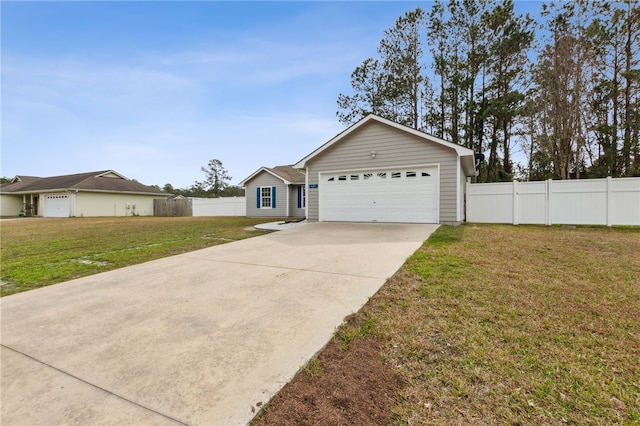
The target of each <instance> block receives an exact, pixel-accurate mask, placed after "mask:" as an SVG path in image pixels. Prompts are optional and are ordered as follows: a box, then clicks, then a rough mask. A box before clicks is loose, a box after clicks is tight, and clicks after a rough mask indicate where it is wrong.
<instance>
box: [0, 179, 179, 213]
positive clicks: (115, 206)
mask: <svg viewBox="0 0 640 426" xmlns="http://www.w3.org/2000/svg"><path fill="white" fill-rule="evenodd" d="M167 195H169V194H167V193H166V192H164V191H162V190H160V189H158V188H155V187H152V186H147V185H143V184H141V183H139V182H136V181H135V180H131V179H128V178H126V177H124V176H123V175H121V174H119V173H117V172H115V171H113V170H103V171H98V172H88V173H78V174H72V175H64V176H53V177H35V176H16V177H15V178H13V180H12V181H11V182H9V183H5V184H2V185H0V215H2V216H19V215H29V216H43V217H82V216H84V217H90V216H138V215H140V216H152V215H153V200H154V199H157V198H160V199H164V198H166V197H167Z"/></svg>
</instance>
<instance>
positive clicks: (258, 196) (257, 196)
mask: <svg viewBox="0 0 640 426" xmlns="http://www.w3.org/2000/svg"><path fill="white" fill-rule="evenodd" d="M256 192H257V195H256V208H257V209H259V208H260V187H258V191H256Z"/></svg>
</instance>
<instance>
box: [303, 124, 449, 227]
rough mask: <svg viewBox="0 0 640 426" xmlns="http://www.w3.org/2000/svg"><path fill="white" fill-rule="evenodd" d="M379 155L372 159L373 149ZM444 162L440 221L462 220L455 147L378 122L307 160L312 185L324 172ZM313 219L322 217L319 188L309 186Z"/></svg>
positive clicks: (441, 163) (442, 166)
mask: <svg viewBox="0 0 640 426" xmlns="http://www.w3.org/2000/svg"><path fill="white" fill-rule="evenodd" d="M372 151H375V152H376V157H375V158H371V152H372ZM427 164H429V165H435V164H439V165H440V188H439V189H440V222H441V223H446V222H451V223H455V222H458V215H457V205H458V199H457V196H456V191H457V189H458V185H457V176H458V170H457V169H458V167H459V164H458V161H457V154H456V152H455V150H453V149H449V148H446V147H444V146H442V145H438V144H436V143H430V142H429V141H427V140H425V139H423V138H420V137H418V136H414V135H412V134H409V133H406V132H402V131H399V130H397V129H394V128H392V127H390V126H387V125H385V124H382V123H378V122H371V123H370V124H368V125H366V126H363V127H362V128H360V129H357V130H356V131H354V132H353V133H351V134H349V135H347V136H346V137H345V138H344V139H343V140H341V141H339V142H338V143H336V144H335V145H334V146H331V147H329V148H327V149H326V150H325V151H324V152H322V153H321V154H319V155H318V156H317V157H315V158H313V159H311V160H310V161H309V162H308V163H307V167H308V171H309V174H308V176H307V178H308V183H309V184H318V185H321V183H319V182H318V173H319V172H322V171H342V170H344V171H348V170H356V169H375V168H382V167H392V166H414V165H427ZM308 191H309V193H308V194H307V203H308V207H309V217H308V219H309V220H318V191H319V188H318V189H309V190H308Z"/></svg>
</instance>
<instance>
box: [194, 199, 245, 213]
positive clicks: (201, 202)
mask: <svg viewBox="0 0 640 426" xmlns="http://www.w3.org/2000/svg"><path fill="white" fill-rule="evenodd" d="M246 200H247V199H246V197H221V198H191V202H192V205H193V215H194V216H246V215H247V201H246Z"/></svg>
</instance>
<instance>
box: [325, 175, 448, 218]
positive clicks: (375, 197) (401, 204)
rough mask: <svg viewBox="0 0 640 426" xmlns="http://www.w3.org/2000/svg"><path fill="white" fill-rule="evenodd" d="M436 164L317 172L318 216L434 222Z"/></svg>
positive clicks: (436, 190)
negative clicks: (318, 173) (318, 180)
mask: <svg viewBox="0 0 640 426" xmlns="http://www.w3.org/2000/svg"><path fill="white" fill-rule="evenodd" d="M438 180H439V179H438V167H437V166H426V167H412V168H406V167H405V168H395V169H391V168H385V169H378V170H367V171H353V172H351V171H345V172H335V173H321V174H320V182H319V185H318V186H319V190H320V191H319V192H320V194H319V195H320V199H319V201H320V206H319V207H320V220H321V221H341V222H342V221H344V222H408V223H438V219H439V218H438V215H439V209H438Z"/></svg>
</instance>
